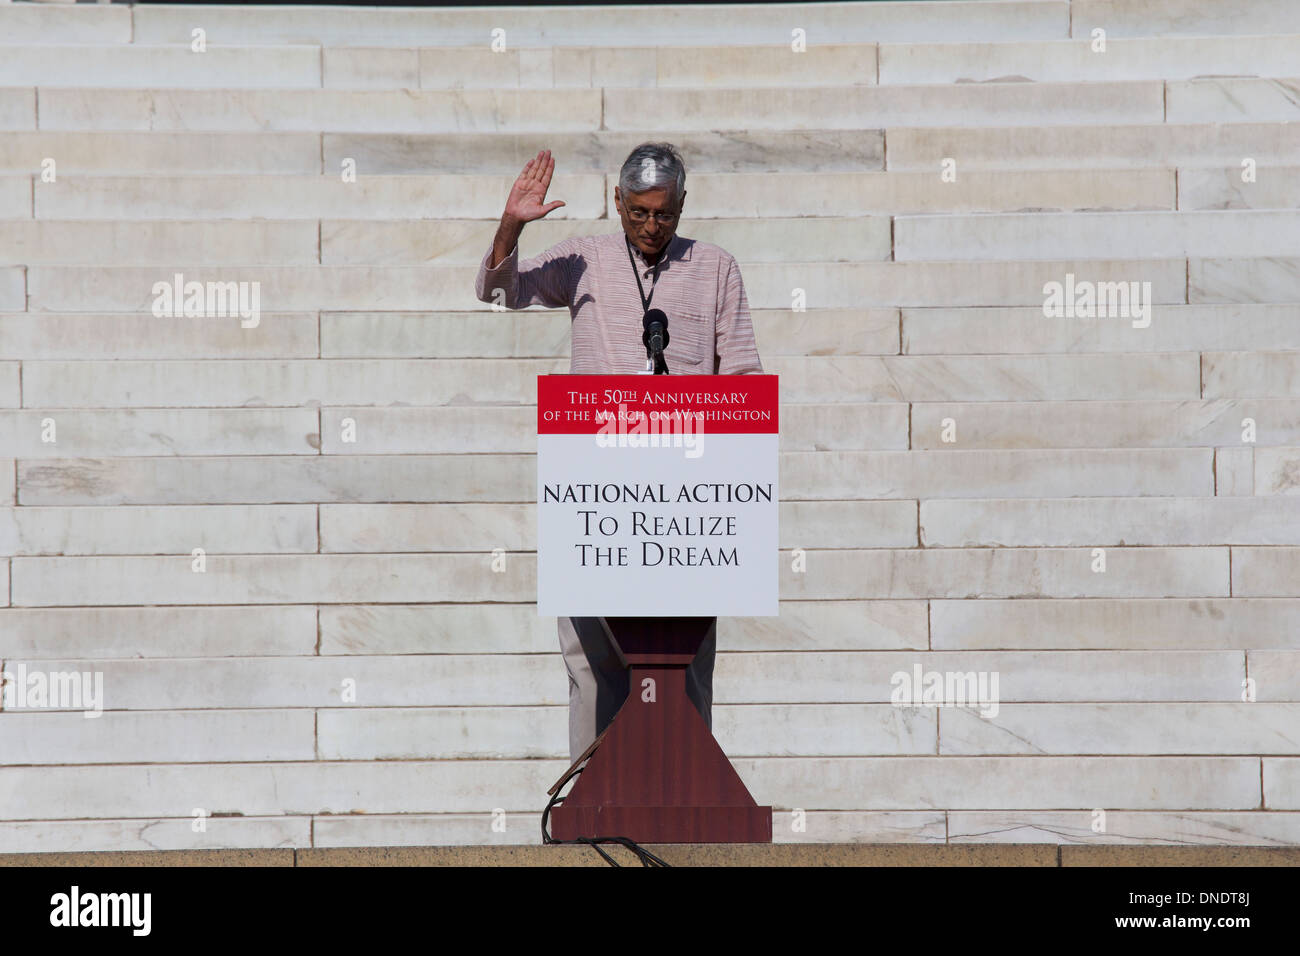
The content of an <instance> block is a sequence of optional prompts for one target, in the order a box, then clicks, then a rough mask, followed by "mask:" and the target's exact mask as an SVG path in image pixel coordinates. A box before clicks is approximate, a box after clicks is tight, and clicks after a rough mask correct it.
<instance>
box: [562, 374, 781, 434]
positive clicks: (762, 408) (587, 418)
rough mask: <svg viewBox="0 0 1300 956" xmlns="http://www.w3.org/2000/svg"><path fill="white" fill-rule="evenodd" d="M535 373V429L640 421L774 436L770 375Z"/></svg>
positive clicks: (580, 430) (587, 429) (565, 430)
mask: <svg viewBox="0 0 1300 956" xmlns="http://www.w3.org/2000/svg"><path fill="white" fill-rule="evenodd" d="M631 378H633V376H629V375H618V376H613V375H539V376H538V377H537V433H538V434H539V435H594V434H596V433H598V432H600V431H601V430H602V429H609V428H610V427H611V425H613V427H615V428H618V427H619V423H620V422H622V423H623V430H626V429H627V428H631V427H636V426H637V425H638V423H641V422H645V423H647V427H649V428H651V429H654V428H656V427H657V426H658V427H670V426H672V425H675V424H678V423H683V422H684V420H685V419H687V418H689V419H690V422H691V424H690V427H691V428H692V429H693V430H695V431H703V432H708V433H712V434H715V435H741V434H756V433H758V434H776V432H777V376H775V375H645V376H635V378H636V383H635V384H634V385H632V386H630V387H629V386H628V385H627V384H626V383H627V382H628V380H629V379H631Z"/></svg>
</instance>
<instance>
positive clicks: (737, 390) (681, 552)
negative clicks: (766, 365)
mask: <svg viewBox="0 0 1300 956" xmlns="http://www.w3.org/2000/svg"><path fill="white" fill-rule="evenodd" d="M537 408H538V455H537V461H538V548H537V554H538V571H537V584H538V613H539V614H542V615H546V616H550V615H557V616H558V615H568V616H584V617H589V616H596V617H600V618H601V619H602V620H604V622H605V627H606V629H607V632H608V636H609V638H610V640H611V642H612V643H613V644H614V645H615V646H616V647H617V648H618V650H619V653H620V654H621V655H622V657H623V659H624V660H625V661H626V663H627V666H628V669H629V674H628V696H627V699H626V701H625V702H624V703H623V705H622V708H621V709H620V710H619V711H618V713H617V714H615V716H614V719H613V720H612V721H611V722H610V723H609V725H608V726H607V727H606V728H605V730H604V731H603V732H602V733H601V734H600V736H599V737H597V738H596V740H595V741H594V742H593V743H592V744H591V746H590V747H588V748H587V750H586V752H585V753H583V754H582V755H581V756H580V757H579V758H578V760H577V761H576V762H575V763H574V764H573V765H572V766H571V767H570V768H569V769H568V771H566V772H565V774H564V776H563V777H561V779H560V780H559V781H558V782H557V783H556V784H555V785H554V786H553V787H551V789H550V794H551V795H552V796H553V797H554V799H553V801H552V804H553V805H552V807H551V808H550V809H549V810H548V814H549V823H550V834H549V836H550V838H551V839H554V840H557V841H565V840H577V839H601V838H620V837H621V838H624V839H628V840H632V841H635V842H636V843H770V842H772V808H771V807H770V806H759V805H758V804H757V803H756V802H755V801H754V798H753V797H752V796H750V793H749V790H748V789H746V787H745V784H744V782H743V781H742V780H741V779H740V775H739V774H738V773H736V770H735V768H734V767H732V766H731V762H730V761H729V760H728V759H727V756H726V754H725V753H723V751H722V747H720V746H719V745H718V742H717V741H716V740H715V739H714V738H713V734H712V732H711V731H710V730H709V726H708V724H707V723H706V722H705V720H704V718H703V717H701V716H700V713H699V711H697V710H696V709H695V704H694V703H693V702H692V701H691V699H690V697H689V696H688V695H687V693H686V669H687V667H688V666H689V665H690V664H691V662H692V661H693V660H694V659H695V655H696V653H697V652H698V650H699V648H700V644H701V643H702V642H703V640H704V638H705V636H706V635H707V634H708V631H709V628H710V626H711V625H712V623H713V620H714V619H713V617H712V616H700V615H716V614H731V615H735V614H739V615H755V616H765V615H766V616H770V615H775V614H776V613H777V611H778V603H777V588H778V581H777V574H776V572H777V562H778V553H779V552H778V547H777V545H778V540H777V515H778V500H779V499H778V495H777V487H776V479H777V474H778V468H777V463H778V449H779V442H778V430H777V408H778V404H777V381H776V376H775V375H745V376H729V375H691V376H645V377H642V376H633V375H619V376H610V375H591V376H583V375H542V376H538V389H537ZM656 422H658V423H660V424H659V428H660V432H659V433H658V434H654V428H652V427H651V426H652V425H653V424H654V423H656ZM664 423H672V424H673V427H674V428H680V430H681V432H682V434H677V433H673V434H669V431H665V430H664V429H665V428H666V425H665V424H664ZM706 426H707V427H706ZM670 438H671V439H672V440H671V441H670V440H669V439H670ZM579 768H581V769H579ZM575 773H576V780H574V782H573V785H572V789H571V790H570V791H569V792H568V793H567V794H565V795H564V796H563V797H558V796H556V795H557V794H558V793H559V792H560V791H561V790H562V788H563V787H564V786H565V784H566V783H567V782H568V781H569V780H570V778H571V777H573V776H574V775H575Z"/></svg>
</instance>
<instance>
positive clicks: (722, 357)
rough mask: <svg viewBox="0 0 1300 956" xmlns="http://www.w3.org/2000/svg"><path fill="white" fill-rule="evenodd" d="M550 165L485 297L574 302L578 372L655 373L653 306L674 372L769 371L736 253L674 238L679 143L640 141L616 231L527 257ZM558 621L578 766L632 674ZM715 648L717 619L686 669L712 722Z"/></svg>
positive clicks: (608, 650) (504, 234) (578, 627)
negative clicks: (649, 343)
mask: <svg viewBox="0 0 1300 956" xmlns="http://www.w3.org/2000/svg"><path fill="white" fill-rule="evenodd" d="M554 171H555V160H554V159H552V158H551V154H550V151H549V150H542V151H541V152H540V153H538V154H537V156H535V157H534V158H533V159H530V160H529V161H528V164H527V165H526V166H525V167H524V171H523V172H522V173H520V174H519V178H518V179H517V180H515V184H514V186H513V188H512V189H511V190H510V197H509V198H508V199H507V200H506V208H505V212H504V213H503V214H502V216H501V224H500V226H498V228H497V232H496V237H495V238H494V239H493V242H492V248H491V249H489V250H488V251H487V253H486V254H485V255H484V257H483V262H482V264H481V265H480V267H479V273H478V279H477V281H476V283H475V291H476V293H477V295H478V298H479V300H480V301H482V302H491V303H497V304H500V305H503V306H505V307H506V308H510V309H522V308H526V307H527V306H530V305H544V306H548V307H549V308H552V309H558V308H561V307H567V308H568V310H569V314H570V316H571V319H572V321H571V324H570V327H571V329H572V334H571V341H572V349H571V358H570V360H569V371H570V373H573V374H582V375H593V374H603V375H610V374H627V373H637V372H645V371H649V370H650V369H651V366H650V364H649V360H648V359H647V357H646V349H645V346H644V345H643V344H642V329H643V327H642V322H641V319H642V317H643V316H644V315H645V313H646V311H647V310H648V309H650V308H652V307H653V308H656V309H661V310H662V311H663V312H664V313H666V314H667V316H668V332H669V344H668V346H667V347H666V348H665V349H664V359H665V361H666V363H667V365H668V370H669V372H670V373H675V374H678V375H744V374H756V373H761V372H762V371H763V367H762V365H761V364H760V362H759V357H758V348H757V346H756V344H755V342H754V331H753V327H752V326H751V324H750V318H749V304H748V303H747V302H746V300H745V286H744V283H743V282H742V281H741V278H740V267H739V266H738V265H737V264H736V260H735V259H734V258H733V257H732V256H731V255H729V254H728V253H727V252H726V251H725V250H723V249H721V248H719V247H718V246H715V245H713V244H712V243H708V242H699V241H698V240H695V239H686V238H684V237H682V236H678V235H677V223H678V220H679V218H680V216H681V212H682V206H683V203H684V202H685V200H686V168H685V165H684V164H683V163H682V159H681V156H680V155H679V154H678V152H677V150H676V149H674V148H673V147H672V146H671V145H670V144H668V143H643V144H641V145H640V146H638V147H637V148H636V149H634V150H632V152H631V154H630V155H629V156H628V157H627V160H626V161H625V162H624V163H623V168H622V170H621V171H620V172H619V179H618V186H616V187H615V189H614V206H615V208H616V209H617V210H618V214H619V218H620V219H621V220H622V224H623V229H622V231H621V232H617V233H610V234H607V235H600V236H574V237H572V238H569V239H565V240H563V241H561V242H558V243H556V244H555V245H553V246H551V247H550V248H549V249H547V250H546V251H545V252H543V253H542V254H541V255H538V256H536V257H534V258H532V259H525V260H524V261H523V262H520V261H519V248H518V241H519V234H520V233H521V232H522V231H523V228H524V224H525V223H529V222H532V221H533V220H535V219H541V218H542V217H543V216H545V215H546V214H547V213H549V212H551V211H552V210H554V209H557V208H559V207H560V206H563V205H564V203H563V202H561V201H559V200H555V201H552V202H549V203H548V202H547V201H546V191H547V189H548V188H549V187H550V184H551V175H552V173H553V172H554ZM652 303H653V305H652ZM558 626H559V636H560V650H561V651H562V652H563V654H564V664H565V667H566V669H567V670H568V672H569V756H570V759H571V760H572V761H574V762H575V763H576V762H577V761H578V759H579V758H580V757H581V756H582V755H583V753H584V752H585V751H586V750H587V749H588V747H589V746H590V745H591V744H592V743H593V742H594V741H595V739H596V737H597V736H598V735H599V734H600V733H601V731H603V730H604V729H605V727H606V726H607V725H608V724H609V722H610V721H611V720H613V719H614V715H615V714H616V713H617V712H618V709H619V708H620V707H621V706H622V705H623V701H624V700H625V699H626V697H627V693H628V676H627V670H626V668H625V667H624V665H623V663H622V662H621V660H620V659H619V656H618V653H617V651H616V650H615V648H614V647H613V646H612V645H611V643H610V634H609V630H608V628H607V627H606V625H605V621H604V619H603V618H599V617H590V618H586V617H561V618H559V619H558ZM716 646H717V619H716V618H714V620H713V625H712V626H711V627H710V628H709V632H708V636H707V637H706V638H705V640H704V643H703V644H702V645H701V647H700V651H699V653H698V654H697V655H696V657H695V660H694V662H693V663H692V664H691V666H690V667H689V668H687V671H686V692H687V694H688V695H689V696H690V698H691V701H692V702H693V703H694V704H695V707H696V709H697V710H698V711H699V712H700V716H702V717H703V718H704V720H705V722H706V723H707V724H708V725H709V727H710V729H711V728H712V726H713V720H712V705H713V659H714V651H715V649H716Z"/></svg>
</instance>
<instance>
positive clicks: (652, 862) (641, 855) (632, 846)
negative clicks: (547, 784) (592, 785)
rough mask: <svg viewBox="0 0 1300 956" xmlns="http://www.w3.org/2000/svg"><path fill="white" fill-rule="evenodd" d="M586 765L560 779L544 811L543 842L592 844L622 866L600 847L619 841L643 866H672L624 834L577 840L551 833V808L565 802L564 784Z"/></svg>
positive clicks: (604, 855)
mask: <svg viewBox="0 0 1300 956" xmlns="http://www.w3.org/2000/svg"><path fill="white" fill-rule="evenodd" d="M585 766H586V764H583V766H582V767H578V768H576V769H575V770H574V771H573V772H572V773H570V774H569V775H568V776H567V777H565V778H564V779H563V780H561V781H560V785H559V786H558V787H556V788H555V796H553V797H551V800H550V802H549V803H547V804H546V809H545V810H543V811H542V843H543V844H545V845H547V846H550V845H556V846H559V845H562V844H573V843H582V844H586V845H587V846H590V847H591V848H592V849H593V850H595V851H596V852H597V853H599V854H600V855H601V856H602V857H603V858H604V859H605V862H606V863H608V864H609V865H610V866H622V865H623V864H621V863H619V862H618V861H617V860H615V859H614V858H613V857H612V856H610V855H609V854H608V853H606V852H605V851H604V850H602V849H601V848H600V844H601V843H617V844H619V845H620V846H624V847H626V848H627V849H629V850H631V851H632V852H633V853H634V854H636V857H637V859H639V860H640V861H641V865H642V866H671V865H672V864H670V863H665V862H664V861H663V860H662V859H660V858H659V857H657V856H655V855H654V854H653V853H651V852H650V851H649V850H647V849H646V848H645V847H643V846H639V845H638V844H637V843H636V841H635V840H630V839H628V838H627V837H622V836H608V837H578V838H577V839H576V840H557V839H555V838H554V837H552V836H551V834H550V833H549V832H548V831H547V829H546V822H547V820H549V819H550V816H551V808H552V807H556V806H559V805H560V804H562V803H564V797H563V796H561V791H562V790H563V789H564V785H565V784H567V783H568V782H569V781H570V780H572V779H573V778H574V777H576V776H577V775H578V774H580V773H582V770H583V767H585Z"/></svg>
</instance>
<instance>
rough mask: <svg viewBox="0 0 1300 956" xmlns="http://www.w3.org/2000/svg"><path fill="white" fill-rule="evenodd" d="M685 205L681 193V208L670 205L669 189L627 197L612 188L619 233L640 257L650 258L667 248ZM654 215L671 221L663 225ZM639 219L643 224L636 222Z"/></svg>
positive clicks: (672, 203)
mask: <svg viewBox="0 0 1300 956" xmlns="http://www.w3.org/2000/svg"><path fill="white" fill-rule="evenodd" d="M685 203H686V193H685V192H683V193H682V202H681V204H678V203H675V202H674V201H673V191H672V190H670V189H648V190H646V191H645V192H643V193H628V194H627V195H626V196H624V195H623V193H622V190H621V189H620V188H619V187H617V186H615V187H614V208H616V209H617V210H618V215H619V218H620V219H622V220H623V231H624V232H625V233H626V234H627V237H628V239H629V240H631V242H632V245H634V246H636V247H637V248H638V249H639V250H641V254H642V255H644V256H651V255H654V254H656V253H657V252H659V250H661V249H663V248H664V246H666V245H668V242H669V240H671V239H672V237H673V236H674V235H675V234H676V232H677V224H678V222H679V220H678V218H677V217H678V216H680V215H681V211H682V208H681V207H682V206H683V205H685ZM656 213H657V214H658V215H660V216H664V215H671V216H673V219H672V221H671V222H667V223H663V222H660V221H659V220H658V218H657V217H656ZM641 217H644V219H645V221H644V222H637V221H636V220H637V219H638V218H641Z"/></svg>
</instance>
